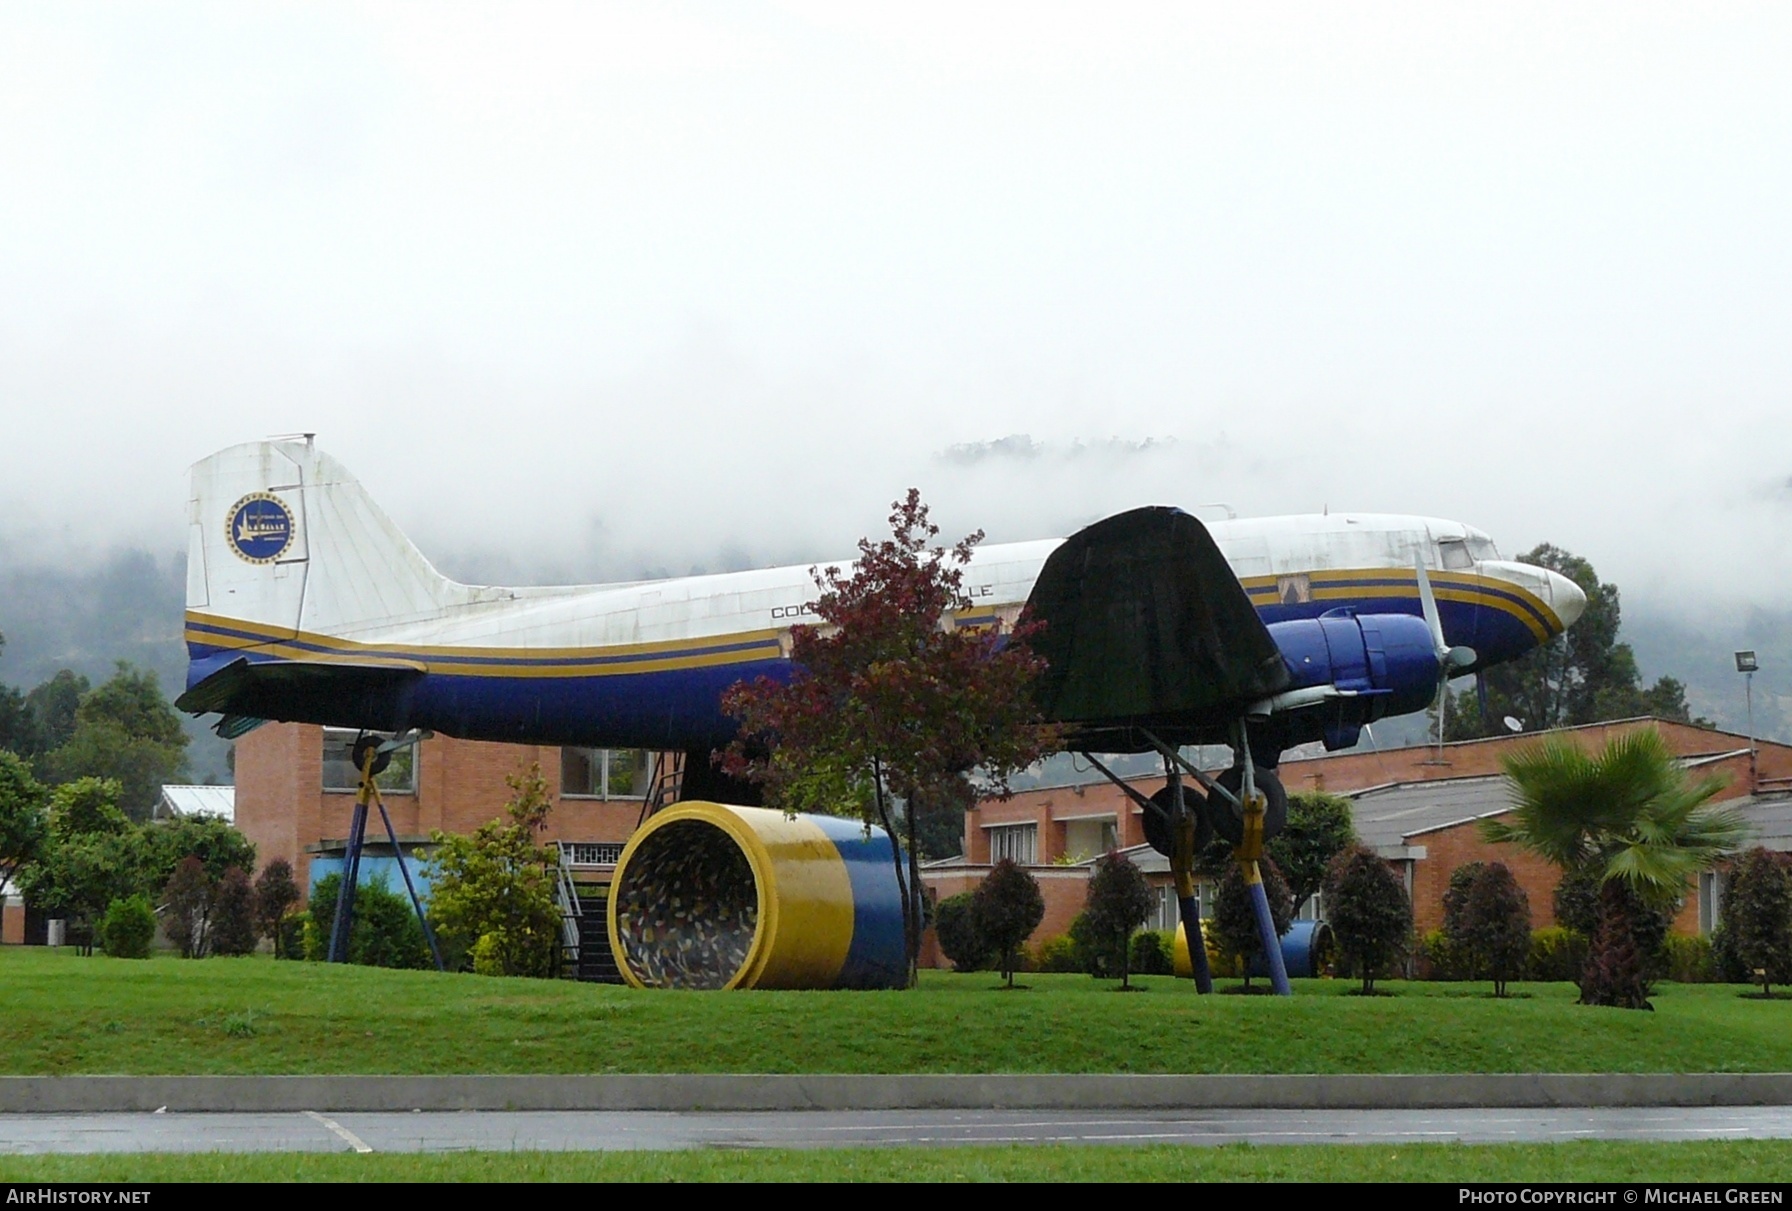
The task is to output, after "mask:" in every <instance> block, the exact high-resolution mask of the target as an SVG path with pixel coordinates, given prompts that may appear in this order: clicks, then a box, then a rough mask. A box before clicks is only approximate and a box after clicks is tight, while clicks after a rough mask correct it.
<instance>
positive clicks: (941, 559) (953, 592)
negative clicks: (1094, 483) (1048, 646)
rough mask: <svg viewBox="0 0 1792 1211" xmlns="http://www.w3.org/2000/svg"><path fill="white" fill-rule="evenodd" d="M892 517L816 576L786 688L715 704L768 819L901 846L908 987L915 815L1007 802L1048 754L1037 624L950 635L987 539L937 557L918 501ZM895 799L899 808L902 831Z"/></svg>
mask: <svg viewBox="0 0 1792 1211" xmlns="http://www.w3.org/2000/svg"><path fill="white" fill-rule="evenodd" d="M892 509H893V511H892V512H891V514H890V531H891V534H890V537H889V538H887V539H884V540H883V541H881V542H876V543H874V542H872V541H871V540H870V539H861V540H860V541H859V558H858V560H857V561H856V562H855V563H854V564H853V566H852V567H851V568H850V569H848V570H847V571H842V570H841V569H840V568H838V567H829V568H825V569H812V575H814V577H815V584H816V588H817V589H819V590H820V596H819V597H818V598H817V599H816V601H815V607H814V608H815V614H816V616H817V617H818V618H819V619H820V620H821V624H820V625H818V626H799V627H796V628H795V629H794V631H793V634H792V644H793V646H792V649H791V664H792V674H791V676H790V678H789V680H787V681H778V680H776V679H773V678H769V677H761V678H759V679H757V680H755V681H753V682H752V683H750V684H749V683H745V682H738V683H736V684H735V685H734V686H733V687H732V688H730V689H729V691H728V693H727V694H726V695H725V696H724V697H723V699H722V704H723V707H724V709H726V710H727V711H728V713H729V714H730V715H732V716H733V717H734V718H736V719H738V720H739V721H740V724H741V731H740V738H739V739H737V740H736V741H735V742H734V744H732V745H731V746H729V748H728V749H727V750H726V751H725V752H723V753H722V754H721V761H722V765H723V768H724V769H725V771H726V772H727V773H729V774H730V775H732V776H734V777H739V778H748V779H750V780H752V781H754V782H757V783H759V784H760V785H761V786H763V787H764V790H765V795H766V801H767V802H768V803H769V804H771V805H773V806H776V807H781V808H784V809H785V810H786V811H817V812H825V813H828V814H831V815H843V814H853V815H858V816H860V817H861V818H863V819H865V820H866V821H867V822H870V823H875V824H879V825H882V826H883V828H884V829H885V830H886V831H887V832H889V834H890V835H891V836H892V837H895V836H898V835H902V836H904V837H905V838H906V849H907V856H906V861H905V860H904V858H903V856H902V855H900V854H898V855H896V857H895V859H894V863H895V869H896V880H897V886H898V887H899V889H900V890H901V895H902V904H903V919H904V921H905V922H906V925H907V929H906V936H907V942H908V961H909V967H910V971H911V973H912V972H913V969H914V964H915V961H916V957H917V956H918V954H919V953H920V941H921V938H920V913H919V911H918V907H919V895H920V870H919V865H918V862H917V859H916V854H915V818H916V816H917V815H919V814H920V813H921V812H923V811H928V812H937V811H945V810H955V811H962V810H963V809H965V808H968V807H969V806H971V805H972V804H973V803H974V802H976V800H977V797H978V795H979V794H980V793H982V794H995V795H998V796H1003V797H1006V796H1007V794H1008V793H1009V789H1008V779H1009V778H1010V777H1012V776H1013V775H1014V774H1015V773H1017V772H1018V771H1020V770H1022V769H1025V768H1026V767H1027V766H1029V765H1031V764H1032V763H1033V762H1035V761H1037V760H1038V759H1039V758H1040V757H1041V756H1042V755H1044V754H1045V753H1047V752H1049V751H1051V749H1052V747H1053V745H1054V744H1055V742H1056V732H1055V731H1054V730H1053V729H1052V728H1050V727H1049V726H1047V725H1046V724H1044V723H1043V722H1041V720H1040V716H1039V711H1038V707H1037V705H1036V704H1035V701H1034V695H1033V684H1034V681H1035V680H1036V679H1037V677H1038V676H1039V674H1040V673H1041V672H1043V671H1044V667H1045V662H1044V660H1043V659H1042V658H1040V657H1039V656H1037V655H1035V654H1034V653H1033V652H1032V651H1031V650H1030V649H1029V648H1028V647H1027V644H1026V639H1027V636H1028V635H1029V634H1031V633H1032V624H1030V623H1027V622H1026V621H1024V620H1022V621H1020V623H1019V625H1017V626H1015V627H1013V628H1012V629H1010V630H1007V631H1006V632H1004V631H1003V630H1002V629H1001V628H999V627H998V626H996V625H994V621H993V620H989V621H988V622H985V623H983V624H982V625H960V623H961V619H960V617H959V615H960V614H962V613H964V612H966V611H968V610H970V609H971V607H972V601H971V598H970V597H969V596H968V595H967V594H966V592H965V586H964V574H965V567H966V565H967V564H968V563H969V562H970V558H971V551H972V549H973V548H974V547H975V546H976V545H977V543H979V542H981V541H982V540H983V533H982V531H978V532H977V533H975V534H972V535H970V536H969V537H967V538H965V539H964V540H962V541H961V542H959V543H957V544H956V545H955V546H952V547H950V548H948V547H944V546H937V545H932V544H933V542H934V539H935V538H936V537H937V536H938V534H939V527H938V526H936V525H934V524H932V523H931V522H930V521H928V519H927V506H926V505H924V504H922V503H921V494H920V492H919V491H917V490H916V489H913V488H911V489H910V490H909V492H908V495H907V496H906V497H905V498H904V499H902V500H899V501H897V502H895V503H894V505H893V506H892ZM965 621H970V620H965ZM973 770H975V771H977V774H978V777H979V780H980V782H981V783H982V785H981V787H978V786H974V785H973V783H972V781H971V778H970V773H971V771H973ZM892 800H901V801H902V804H903V810H902V819H903V826H904V827H903V828H902V829H901V830H899V829H898V828H897V827H896V826H895V824H894V811H895V805H894V803H893V802H892Z"/></svg>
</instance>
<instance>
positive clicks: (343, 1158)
mask: <svg viewBox="0 0 1792 1211" xmlns="http://www.w3.org/2000/svg"><path fill="white" fill-rule="evenodd" d="M1788 1180H1792V1142H1787V1141H1782V1140H1757V1141H1729V1140H1726V1141H1719V1142H1698V1143H1676V1144H1636V1143H1619V1142H1613V1141H1605V1140H1585V1141H1577V1142H1574V1143H1566V1144H1413V1145H1402V1146H1400V1147H1388V1146H1385V1145H1381V1146H1376V1145H1367V1144H1365V1145H1361V1146H1326V1145H1298V1146H1288V1147H1271V1148H1263V1147H1252V1146H1250V1145H1248V1144H1229V1145H1226V1146H1225V1147H1220V1148H1202V1147H1191V1146H1166V1145H1157V1146H1148V1147H1125V1146H1113V1147H1109V1146H1101V1145H1095V1146H1071V1145H1060V1144H1041V1145H1034V1146H1014V1145H1008V1146H999V1147H979V1148H839V1149H827V1150H820V1149H817V1150H784V1149H765V1150H753V1151H718V1150H707V1151H692V1152H459V1153H435V1154H429V1155H408V1156H407V1155H398V1154H394V1153H380V1154H374V1155H365V1156H357V1155H354V1154H345V1153H340V1152H335V1153H317V1152H309V1153H301V1152H289V1153H265V1152H263V1153H236V1154H232V1153H218V1152H212V1153H200V1154H197V1155H184V1156H181V1155H115V1156H104V1155H100V1156H0V1182H127V1183H128V1182H205V1181H227V1182H278V1181H304V1182H352V1181H398V1182H446V1181H453V1182H527V1181H547V1182H600V1181H601V1182H628V1181H650V1182H664V1181H700V1182H741V1181H775V1182H834V1181H852V1182H863V1181H885V1182H942V1181H997V1182H1010V1181H1034V1182H1038V1181H1059V1182H1063V1181H1094V1182H1140V1181H1147V1182H1148V1181H1179V1182H1187V1181H1208V1182H1264V1181H1298V1182H1314V1181H1318V1182H1401V1183H1405V1184H1410V1183H1413V1182H1520V1181H1523V1182H1613V1183H1623V1184H1627V1185H1628V1184H1633V1183H1639V1182H1641V1183H1647V1182H1736V1183H1755V1182H1760V1183H1776V1182H1786V1181H1788Z"/></svg>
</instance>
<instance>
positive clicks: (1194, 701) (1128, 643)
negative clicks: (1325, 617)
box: [1027, 507, 1290, 752]
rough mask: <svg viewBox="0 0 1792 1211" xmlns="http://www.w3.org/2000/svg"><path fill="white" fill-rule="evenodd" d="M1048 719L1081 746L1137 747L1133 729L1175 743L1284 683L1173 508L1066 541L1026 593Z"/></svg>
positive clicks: (1261, 634)
mask: <svg viewBox="0 0 1792 1211" xmlns="http://www.w3.org/2000/svg"><path fill="white" fill-rule="evenodd" d="M1027 612H1028V615H1029V616H1030V617H1031V618H1033V619H1035V620H1037V621H1039V622H1041V623H1043V624H1044V626H1043V631H1042V632H1041V633H1040V634H1039V635H1036V636H1035V637H1034V638H1033V639H1032V640H1031V643H1032V647H1033V650H1034V651H1035V652H1037V653H1039V654H1040V655H1041V656H1043V657H1045V659H1046V661H1047V662H1048V663H1049V665H1050V668H1049V670H1048V671H1047V672H1046V674H1045V675H1044V677H1043V678H1042V679H1041V687H1040V703H1041V707H1042V709H1043V711H1044V713H1045V716H1046V718H1047V719H1049V720H1051V721H1053V722H1056V723H1062V724H1064V725H1066V727H1067V729H1068V731H1069V732H1070V735H1071V739H1072V742H1073V744H1074V745H1076V746H1079V747H1083V748H1086V749H1088V750H1090V751H1100V752H1142V751H1146V750H1149V749H1150V748H1151V747H1152V746H1151V745H1150V743H1149V742H1148V741H1146V740H1145V739H1144V738H1143V737H1142V736H1140V735H1139V734H1138V732H1137V730H1136V729H1138V728H1141V727H1143V728H1149V729H1151V730H1152V731H1154V732H1156V733H1157V734H1158V735H1160V736H1162V737H1163V738H1164V739H1165V740H1167V741H1169V742H1171V743H1176V744H1192V743H1202V742H1207V741H1210V740H1220V739H1224V737H1225V729H1226V727H1227V725H1228V724H1230V723H1231V722H1232V721H1234V720H1236V719H1239V718H1241V717H1243V715H1244V714H1245V712H1246V709H1247V708H1248V707H1249V706H1250V704H1252V703H1254V702H1259V701H1261V700H1263V699H1265V698H1268V697H1270V696H1271V695H1273V694H1276V693H1279V692H1281V691H1282V690H1284V689H1286V688H1287V686H1288V684H1289V681H1290V675H1289V672H1288V668H1287V665H1286V663H1285V662H1284V660H1283V659H1282V653H1281V650H1280V648H1278V647H1277V645H1276V642H1275V640H1274V639H1273V638H1272V637H1271V636H1270V633H1269V630H1268V629H1267V628H1266V627H1265V626H1264V625H1263V623H1262V621H1261V620H1260V619H1259V618H1258V617H1257V611H1256V608H1255V607H1253V606H1252V605H1251V601H1250V598H1249V596H1247V595H1246V593H1245V590H1244V586H1243V585H1241V584H1239V583H1238V577H1237V576H1236V575H1234V574H1233V572H1232V568H1231V566H1230V565H1229V564H1228V563H1227V562H1226V557H1225V556H1224V555H1223V554H1221V553H1220V549H1219V547H1218V546H1217V545H1216V544H1215V543H1214V541H1213V537H1212V536H1211V535H1210V534H1209V533H1208V532H1207V527H1206V526H1204V525H1202V524H1201V522H1200V521H1199V520H1198V519H1197V518H1195V517H1193V516H1191V515H1189V514H1187V513H1184V512H1183V511H1182V510H1180V509H1173V508H1167V507H1155V508H1144V509H1134V510H1131V511H1130V512H1126V513H1120V514H1116V515H1115V516H1113V517H1109V518H1107V519H1105V520H1103V521H1099V522H1096V523H1095V524H1094V525H1092V526H1089V527H1087V528H1085V529H1083V530H1080V531H1078V532H1077V533H1075V534H1073V535H1071V536H1070V537H1069V538H1068V539H1066V540H1065V541H1064V543H1063V545H1062V546H1060V547H1059V548H1058V549H1057V550H1056V551H1054V552H1053V553H1052V555H1051V557H1050V558H1049V559H1047V560H1046V562H1045V566H1044V568H1042V569H1041V570H1040V573H1039V579H1038V581H1037V582H1035V584H1034V586H1033V591H1032V594H1031V596H1030V597H1029V598H1028V600H1027Z"/></svg>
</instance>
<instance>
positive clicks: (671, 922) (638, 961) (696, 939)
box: [612, 820, 759, 989]
mask: <svg viewBox="0 0 1792 1211" xmlns="http://www.w3.org/2000/svg"><path fill="white" fill-rule="evenodd" d="M612 895H614V896H615V897H616V932H617V934H618V936H619V938H620V940H621V942H622V951H623V953H622V955H621V958H622V960H623V961H624V962H626V963H627V964H628V966H629V969H630V970H631V971H633V972H634V974H635V976H636V977H637V978H639V979H640V981H641V982H642V983H643V984H645V985H647V986H648V987H649V988H699V989H714V988H724V987H726V986H727V984H728V981H729V980H731V979H733V978H734V975H735V973H736V972H738V971H739V970H740V969H741V966H742V965H743V964H744V963H745V962H746V961H747V952H748V950H749V949H750V948H751V947H752V944H753V934H754V932H755V931H756V930H757V929H758V927H759V888H758V885H757V884H756V883H755V882H754V880H753V868H752V867H751V866H750V865H748V863H747V855H746V854H744V853H742V852H741V849H740V846H738V845H736V844H735V843H734V841H733V839H732V838H730V837H729V836H728V834H726V833H724V832H723V831H722V830H721V829H719V828H716V827H715V826H714V825H711V824H706V823H704V822H703V821H701V820H684V821H680V822H678V823H677V824H671V825H668V826H667V827H665V828H662V829H660V830H659V831H657V832H655V833H654V834H653V835H652V836H650V837H647V838H645V839H643V841H642V843H641V846H640V848H639V849H637V850H636V851H635V852H634V854H633V855H631V856H630V858H629V861H628V866H627V867H626V868H625V869H624V870H623V872H622V878H621V880H619V881H618V884H617V886H616V889H615V890H614V891H613V892H612Z"/></svg>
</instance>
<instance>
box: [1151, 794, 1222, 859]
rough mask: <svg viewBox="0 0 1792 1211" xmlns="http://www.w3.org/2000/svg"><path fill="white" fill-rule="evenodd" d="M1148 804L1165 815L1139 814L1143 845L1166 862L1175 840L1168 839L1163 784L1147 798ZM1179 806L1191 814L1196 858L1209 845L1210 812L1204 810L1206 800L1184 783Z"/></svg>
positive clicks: (1207, 808)
mask: <svg viewBox="0 0 1792 1211" xmlns="http://www.w3.org/2000/svg"><path fill="white" fill-rule="evenodd" d="M1151 801H1152V802H1153V803H1155V804H1157V805H1158V806H1160V807H1162V808H1163V809H1164V812H1165V814H1164V815H1161V816H1160V815H1159V814H1158V813H1156V812H1154V811H1150V810H1147V811H1145V812H1144V813H1143V814H1142V820H1141V823H1143V824H1144V826H1145V844H1147V845H1149V846H1150V847H1151V848H1152V849H1154V850H1156V851H1157V852H1158V853H1160V854H1162V855H1163V856H1164V857H1166V858H1167V857H1169V856H1170V848H1171V845H1172V843H1173V842H1174V840H1175V838H1174V837H1172V836H1171V835H1170V821H1169V816H1168V813H1169V810H1170V788H1169V786H1168V785H1167V784H1166V785H1165V786H1164V787H1163V788H1162V789H1160V790H1159V791H1158V792H1157V793H1156V794H1155V795H1153V796H1151ZM1182 802H1183V806H1185V807H1187V808H1188V809H1189V810H1190V811H1192V812H1194V813H1195V853H1197V854H1199V853H1200V852H1201V851H1202V850H1204V849H1206V848H1207V847H1208V846H1209V845H1210V844H1212V843H1213V822H1212V820H1211V819H1209V817H1210V816H1211V815H1212V814H1213V813H1212V809H1211V808H1209V807H1208V804H1207V796H1206V795H1203V794H1202V793H1201V792H1200V790H1199V789H1198V788H1196V787H1194V786H1190V785H1188V784H1187V783H1184V784H1183V787H1182Z"/></svg>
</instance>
